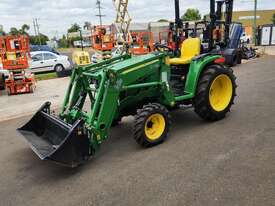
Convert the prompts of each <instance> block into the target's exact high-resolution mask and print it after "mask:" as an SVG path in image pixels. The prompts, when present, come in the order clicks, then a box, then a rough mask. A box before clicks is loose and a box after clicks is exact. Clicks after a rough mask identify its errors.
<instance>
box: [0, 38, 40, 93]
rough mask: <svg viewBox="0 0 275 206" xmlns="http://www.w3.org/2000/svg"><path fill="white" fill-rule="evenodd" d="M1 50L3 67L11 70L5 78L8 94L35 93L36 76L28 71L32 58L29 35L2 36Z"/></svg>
mask: <svg viewBox="0 0 275 206" xmlns="http://www.w3.org/2000/svg"><path fill="white" fill-rule="evenodd" d="M0 52H1V58H2V64H3V69H4V70H8V71H9V77H8V78H7V79H6V80H5V87H6V91H7V93H8V95H14V94H21V93H33V91H34V89H35V78H34V75H33V74H31V72H28V71H27V69H28V68H29V59H30V47H29V37H28V36H25V35H18V36H1V37H0Z"/></svg>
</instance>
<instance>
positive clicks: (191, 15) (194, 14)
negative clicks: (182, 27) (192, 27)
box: [181, 9, 201, 21]
mask: <svg viewBox="0 0 275 206" xmlns="http://www.w3.org/2000/svg"><path fill="white" fill-rule="evenodd" d="M181 19H182V20H183V21H195V20H200V19H201V14H200V12H199V10H198V9H187V10H186V12H185V13H184V15H183V16H182V17H181Z"/></svg>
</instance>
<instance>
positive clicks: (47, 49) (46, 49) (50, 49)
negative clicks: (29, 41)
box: [30, 45, 59, 55]
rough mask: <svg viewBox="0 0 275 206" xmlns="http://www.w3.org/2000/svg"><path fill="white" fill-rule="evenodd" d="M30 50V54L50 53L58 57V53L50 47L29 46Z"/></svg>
mask: <svg viewBox="0 0 275 206" xmlns="http://www.w3.org/2000/svg"><path fill="white" fill-rule="evenodd" d="M30 50H31V52H35V51H48V52H52V53H55V54H57V55H59V53H58V52H57V51H56V50H55V49H53V48H52V47H50V46H48V45H30Z"/></svg>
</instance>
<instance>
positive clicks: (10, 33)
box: [9, 27, 20, 35]
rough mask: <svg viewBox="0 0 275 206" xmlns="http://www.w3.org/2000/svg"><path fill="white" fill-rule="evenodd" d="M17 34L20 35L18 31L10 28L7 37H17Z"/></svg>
mask: <svg viewBox="0 0 275 206" xmlns="http://www.w3.org/2000/svg"><path fill="white" fill-rule="evenodd" d="M18 34H20V32H19V31H18V29H17V28H15V27H11V28H10V32H9V35H18Z"/></svg>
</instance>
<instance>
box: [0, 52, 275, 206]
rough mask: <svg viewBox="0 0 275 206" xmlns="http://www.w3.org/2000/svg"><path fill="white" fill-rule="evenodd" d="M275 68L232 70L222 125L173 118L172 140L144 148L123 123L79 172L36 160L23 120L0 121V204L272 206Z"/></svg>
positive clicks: (267, 63) (266, 60)
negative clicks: (234, 91)
mask: <svg viewBox="0 0 275 206" xmlns="http://www.w3.org/2000/svg"><path fill="white" fill-rule="evenodd" d="M274 65H275V58H274V57H271V56H267V57H263V58H261V59H259V60H254V61H252V62H250V63H247V64H244V65H241V66H239V67H236V68H235V69H234V70H235V74H236V75H237V77H238V85H239V87H238V97H237V99H236V104H235V105H234V107H233V108H232V112H231V113H230V115H229V116H228V117H227V118H226V119H224V120H222V121H219V122H215V123H207V122H204V121H202V120H200V119H199V118H198V117H197V116H196V114H195V113H194V112H193V110H188V111H176V112H173V113H172V116H173V126H172V128H171V132H170V138H169V139H168V140H167V141H166V142H165V143H164V144H162V145H160V146H157V147H154V148H150V149H142V148H140V147H139V146H138V145H137V144H136V143H135V141H134V140H133V138H132V134H131V130H132V118H127V119H124V120H123V123H122V124H121V125H120V126H118V127H115V128H113V129H112V131H111V136H110V138H109V139H108V140H107V142H105V143H104V144H103V145H102V150H101V151H100V152H99V153H98V154H97V155H96V156H95V157H94V159H92V160H91V161H89V162H88V163H87V164H86V165H84V166H81V167H79V168H77V169H68V168H63V167H61V166H58V165H55V164H53V163H51V162H43V161H40V160H39V159H38V158H37V157H36V156H35V154H34V153H33V152H32V151H31V149H30V148H29V147H28V145H27V144H26V143H25V141H24V140H23V139H22V138H20V136H19V135H18V134H17V133H16V131H15V129H16V128H17V127H18V126H20V125H22V124H23V123H24V122H25V121H26V120H27V119H28V117H26V118H21V119H16V120H12V121H7V122H2V123H0V138H1V142H0V165H1V166H0V200H1V202H0V205H3V206H9V205H12V206H15V205H16V206H18V205H20V206H25V205H26V206H29V205H39V206H44V205H45V206H46V205H47V206H48V205H52V206H55V205H58V206H59V205H71V206H76V205H83V206H84V205H85V206H86V205H100V206H101V205H110V206H111V205H112V206H113V205H119V206H121V205H127V206H128V205H141V206H144V205H169V206H173V205H179V206H184V205H186V206H193V205H194V206H195V205H203V206H208V205H209V206H216V205H217V206H227V205H228V206H235V205H236V206H237V205H238V206H239V205H240V206H246V205H249V206H260V205H263V206H269V205H275V138H274V137H275V66H274Z"/></svg>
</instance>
